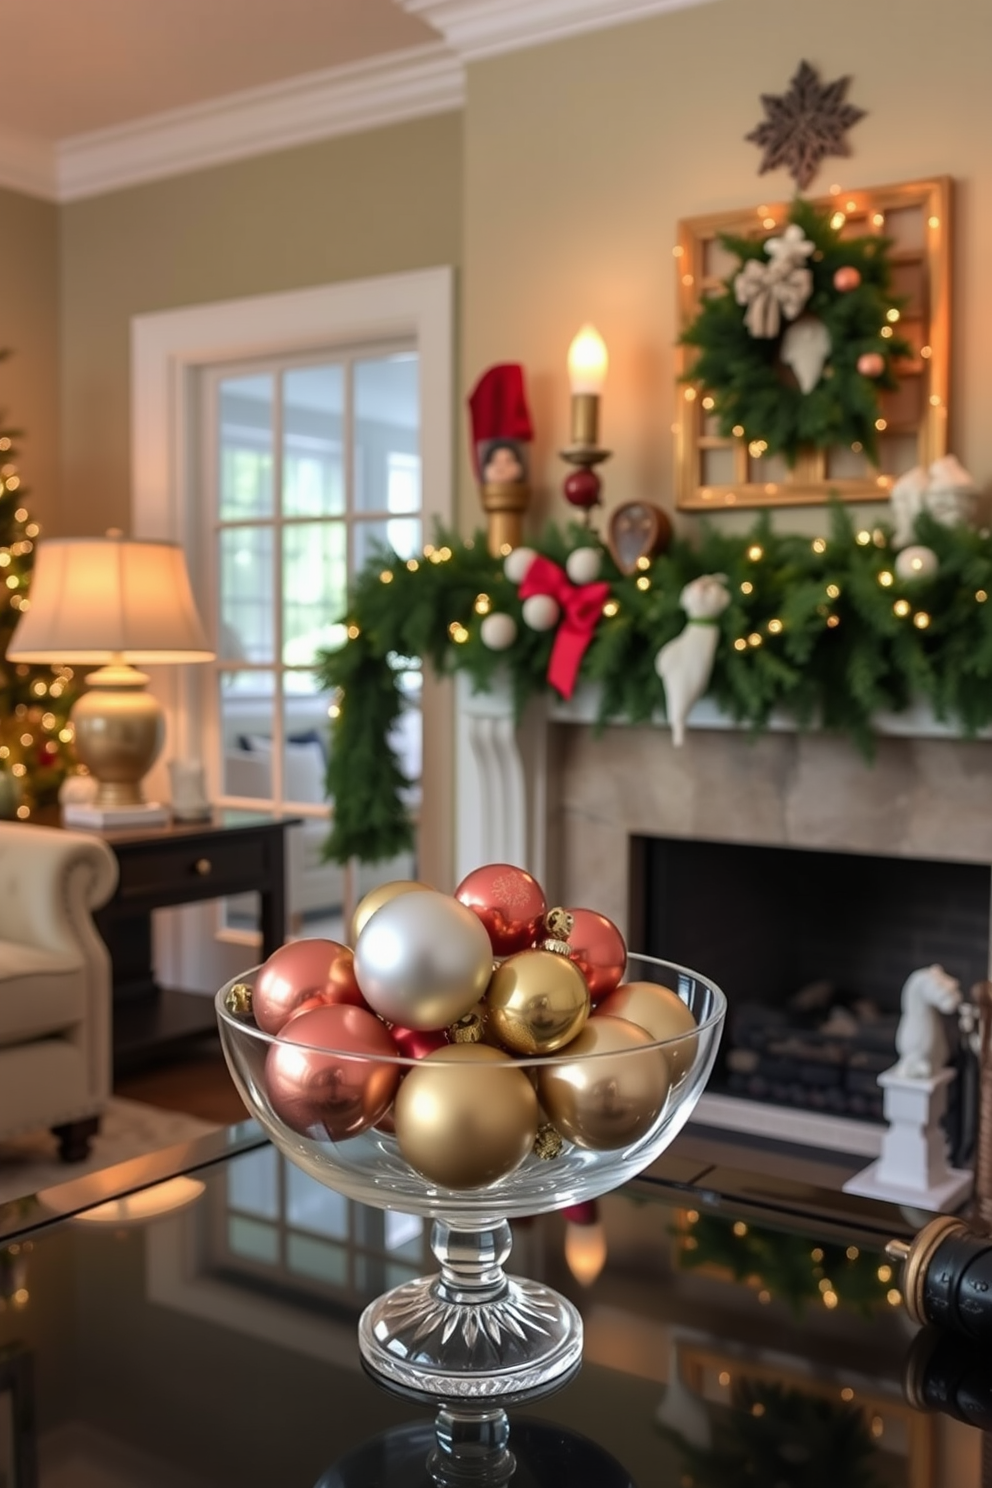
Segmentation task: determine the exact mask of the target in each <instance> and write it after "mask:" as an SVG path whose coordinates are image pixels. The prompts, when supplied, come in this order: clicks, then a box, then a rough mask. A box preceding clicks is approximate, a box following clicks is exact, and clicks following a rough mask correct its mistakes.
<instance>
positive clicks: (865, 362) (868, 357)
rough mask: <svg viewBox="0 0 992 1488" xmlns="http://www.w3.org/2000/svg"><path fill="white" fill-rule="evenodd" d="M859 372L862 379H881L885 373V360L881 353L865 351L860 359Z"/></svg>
mask: <svg viewBox="0 0 992 1488" xmlns="http://www.w3.org/2000/svg"><path fill="white" fill-rule="evenodd" d="M858 371H859V372H860V373H861V376H862V377H881V375H882V373H883V372H884V371H885V358H884V357H883V355H882V353H881V352H880V351H863V352H862V353H861V355H860V356H859V357H858Z"/></svg>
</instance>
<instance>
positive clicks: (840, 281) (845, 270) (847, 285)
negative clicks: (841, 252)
mask: <svg viewBox="0 0 992 1488" xmlns="http://www.w3.org/2000/svg"><path fill="white" fill-rule="evenodd" d="M860 283H861V272H860V270H859V269H856V268H855V267H854V265H853V264H841V266H840V268H839V269H837V270H836V271H835V273H834V289H836V290H839V291H840V293H841V294H849V293H850V291H851V290H852V289H857V287H858V285H859V284H860Z"/></svg>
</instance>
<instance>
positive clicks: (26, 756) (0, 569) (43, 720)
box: [0, 416, 78, 819]
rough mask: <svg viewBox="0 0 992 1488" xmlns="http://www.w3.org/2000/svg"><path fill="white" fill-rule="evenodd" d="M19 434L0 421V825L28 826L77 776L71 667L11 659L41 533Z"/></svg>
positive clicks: (73, 692) (74, 686) (28, 600)
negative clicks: (18, 821) (20, 469)
mask: <svg viewBox="0 0 992 1488" xmlns="http://www.w3.org/2000/svg"><path fill="white" fill-rule="evenodd" d="M18 432H19V431H17V430H15V429H8V428H7V427H6V426H5V423H4V420H3V418H2V416H0V654H2V656H3V658H4V660H3V662H2V663H0V817H12V816H17V817H21V818H22V819H24V818H27V817H29V816H31V815H32V814H33V813H34V812H35V811H36V810H37V809H38V807H40V806H47V805H50V804H52V803H53V802H54V801H55V800H56V799H57V798H58V790H59V786H60V785H61V784H62V781H63V779H64V778H65V776H66V774H68V773H69V771H70V770H73V769H75V768H76V764H75V757H74V755H73V751H72V725H71V724H70V723H69V709H70V708H71V707H72V704H73V702H74V701H75V699H76V695H77V690H78V689H77V688H76V684H75V679H74V677H73V671H72V668H71V667H47V666H26V665H23V664H22V665H17V666H15V665H14V664H13V663H11V662H8V661H7V659H6V657H7V647H8V646H9V645H10V638H11V636H12V635H13V633H14V628H15V626H16V625H17V622H18V620H19V619H20V617H21V615H22V613H23V612H24V611H25V610H26V609H27V608H28V606H29V604H30V599H29V593H30V588H31V570H32V567H33V566H34V551H35V543H36V541H37V539H38V537H39V535H40V532H41V529H40V527H39V526H38V523H37V522H35V521H33V520H32V518H31V514H30V512H29V511H28V509H27V507H26V506H25V504H24V495H25V493H24V491H23V490H22V489H21V481H20V476H19V475H18V473H17V463H16V461H17V451H16V449H15V447H14V441H15V439H16V438H17V437H18Z"/></svg>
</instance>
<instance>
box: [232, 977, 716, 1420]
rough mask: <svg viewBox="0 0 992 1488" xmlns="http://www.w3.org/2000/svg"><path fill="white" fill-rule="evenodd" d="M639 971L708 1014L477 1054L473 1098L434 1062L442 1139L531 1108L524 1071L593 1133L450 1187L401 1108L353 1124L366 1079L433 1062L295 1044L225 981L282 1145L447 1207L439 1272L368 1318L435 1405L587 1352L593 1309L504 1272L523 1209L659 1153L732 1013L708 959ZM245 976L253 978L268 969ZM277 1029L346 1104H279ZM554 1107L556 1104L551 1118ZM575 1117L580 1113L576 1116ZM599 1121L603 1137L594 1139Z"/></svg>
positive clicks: (317, 1169) (370, 1194)
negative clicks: (410, 1134)
mask: <svg viewBox="0 0 992 1488" xmlns="http://www.w3.org/2000/svg"><path fill="white" fill-rule="evenodd" d="M625 980H626V981H628V982H633V981H637V982H654V983H657V984H660V985H662V986H665V987H668V988H670V989H671V990H672V991H673V992H676V993H677V994H678V996H679V998H680V999H681V1000H682V1002H684V1003H685V1004H686V1006H687V1007H688V1009H689V1010H690V1012H691V1013H692V1015H693V1017H694V1019H695V1022H696V1027H695V1029H694V1030H693V1031H692V1032H691V1033H687V1034H682V1035H680V1036H679V1037H676V1038H670V1039H666V1040H663V1041H661V1042H658V1043H653V1044H652V1043H648V1044H647V1045H640V1046H639V1047H635V1048H626V1049H625V1050H623V1051H622V1052H619V1053H593V1054H588V1055H585V1056H583V1055H578V1054H575V1053H572V1054H569V1050H568V1046H566V1047H565V1048H564V1049H562V1050H561V1051H559V1052H558V1053H556V1054H552V1055H546V1056H544V1057H542V1058H535V1059H514V1060H512V1061H510V1060H506V1061H498V1062H493V1063H485V1064H483V1065H481V1066H475V1068H476V1069H478V1070H479V1077H477V1081H476V1083H477V1085H478V1101H477V1104H476V1107H475V1110H474V1111H473V1109H472V1106H471V1103H470V1104H469V1108H468V1109H466V1103H465V1088H466V1087H465V1066H464V1065H459V1064H458V1063H436V1064H435V1063H434V1062H433V1061H432V1062H431V1063H432V1071H431V1074H430V1080H431V1082H432V1092H433V1096H434V1099H435V1106H436V1107H437V1109H439V1110H440V1111H441V1113H442V1123H443V1120H444V1113H445V1112H446V1111H447V1110H449V1109H450V1111H451V1113H452V1126H453V1130H452V1131H451V1132H447V1131H445V1130H444V1129H443V1124H442V1128H441V1129H440V1131H439V1133H438V1137H437V1142H438V1145H439V1146H442V1147H443V1146H446V1145H447V1144H448V1143H449V1142H454V1143H455V1144H456V1145H457V1146H458V1148H459V1150H460V1151H461V1152H462V1153H463V1154H468V1156H469V1158H471V1154H472V1152H473V1143H474V1141H475V1139H476V1138H475V1134H474V1132H473V1126H474V1122H475V1118H476V1116H478V1121H479V1135H478V1140H479V1142H480V1143H482V1142H483V1141H484V1140H489V1139H491V1136H492V1129H493V1116H492V1113H493V1112H495V1111H496V1110H503V1109H507V1110H514V1109H516V1105H517V1104H518V1103H519V1097H520V1082H521V1080H522V1079H523V1080H526V1081H527V1083H528V1084H529V1085H530V1087H531V1088H532V1089H534V1088H536V1090H537V1093H538V1096H539V1098H540V1099H541V1100H542V1101H544V1103H545V1105H547V1104H548V1102H549V1101H550V1099H551V1095H552V1093H553V1092H557V1094H556V1095H555V1099H554V1101H553V1103H552V1104H553V1109H554V1110H556V1111H559V1112H561V1111H562V1110H565V1111H566V1113H567V1112H571V1119H572V1125H571V1127H570V1129H571V1131H572V1133H573V1136H574V1137H576V1140H568V1139H566V1140H564V1142H559V1140H558V1134H557V1133H556V1132H552V1131H550V1129H548V1128H543V1129H542V1131H541V1133H540V1135H539V1139H538V1142H537V1143H536V1144H535V1148H534V1150H532V1151H531V1150H529V1148H530V1139H528V1140H527V1147H528V1152H527V1155H526V1156H524V1157H523V1160H522V1161H521V1162H519V1165H518V1166H515V1167H513V1169H512V1171H509V1172H507V1173H506V1174H505V1176H503V1177H499V1178H497V1179H496V1181H494V1182H485V1181H483V1183H482V1184H481V1186H474V1187H451V1188H447V1187H444V1186H442V1185H441V1184H439V1183H438V1182H436V1181H432V1180H431V1179H430V1178H427V1177H425V1176H424V1175H423V1174H422V1173H421V1172H419V1171H418V1170H417V1169H416V1168H414V1167H413V1166H411V1164H410V1163H409V1162H408V1161H407V1160H406V1158H405V1157H404V1155H403V1153H402V1151H401V1150H400V1146H399V1143H398V1142H397V1139H396V1137H395V1135H394V1134H393V1131H392V1121H391V1109H392V1108H390V1110H388V1111H387V1112H386V1113H385V1115H384V1116H381V1117H378V1124H377V1125H375V1126H367V1127H366V1128H365V1129H364V1130H358V1131H357V1134H355V1135H342V1132H344V1131H350V1130H353V1129H354V1128H355V1125H356V1120H355V1119H354V1116H353V1108H354V1106H355V1101H356V1094H355V1093H356V1090H357V1091H358V1092H359V1101H358V1104H359V1106H360V1105H361V1093H362V1092H363V1091H369V1090H371V1089H372V1088H373V1087H379V1088H380V1089H381V1087H382V1086H383V1085H385V1086H386V1087H387V1089H393V1088H399V1086H400V1085H401V1083H402V1081H403V1080H404V1079H405V1078H407V1077H408V1076H409V1075H410V1074H411V1073H412V1072H413V1071H415V1070H418V1069H420V1070H423V1067H424V1061H422V1060H416V1059H402V1058H395V1059H387V1058H383V1057H381V1056H378V1055H376V1056H372V1055H365V1054H362V1055H359V1054H355V1053H354V1052H347V1053H344V1052H342V1053H340V1054H336V1053H334V1052H332V1051H328V1050H313V1051H311V1050H309V1049H304V1048H301V1047H300V1046H299V1045H297V1044H287V1043H285V1042H284V1041H281V1040H280V1039H278V1038H277V1037H275V1036H273V1035H270V1034H266V1033H263V1032H262V1031H261V1030H260V1029H259V1028H258V1027H256V1026H255V1024H254V1022H253V1021H252V1020H251V1018H250V1016H243V1015H241V1014H239V1013H237V1012H234V1011H232V1010H231V1008H230V1007H229V1005H228V993H229V992H230V990H231V988H232V987H233V986H234V985H235V984H234V982H231V983H228V984H227V986H225V987H222V988H221V989H220V991H219V992H218V994H217V998H216V1006H217V1017H218V1021H219V1025H220V1035H221V1043H222V1045H223V1049H224V1054H225V1057H226V1059H227V1063H228V1066H229V1067H230V1070H231V1074H232V1076H233V1079H234V1082H235V1084H236V1086H237V1088H238V1090H239V1091H240V1093H241V1096H242V1098H243V1099H244V1101H245V1103H246V1105H247V1106H248V1109H249V1111H250V1112H251V1114H252V1115H253V1116H254V1117H255V1118H256V1120H257V1121H258V1122H259V1123H260V1124H261V1126H262V1127H263V1128H264V1130H265V1132H266V1133H267V1135H268V1136H269V1137H270V1138H271V1140H272V1142H273V1144H274V1145H275V1146H276V1147H277V1148H278V1149H279V1151H280V1152H282V1153H283V1154H284V1156H285V1157H287V1158H288V1159H289V1161H290V1162H292V1163H295V1164H296V1165H297V1166H298V1167H300V1168H302V1169H303V1171H304V1172H306V1173H308V1174H309V1175H310V1176H311V1177H312V1178H315V1179H317V1181H318V1182H320V1183H323V1184H326V1185H327V1186H328V1187H330V1188H333V1189H336V1190H337V1191H338V1192H339V1193H341V1194H344V1195H345V1196H346V1197H348V1198H350V1199H355V1200H357V1201H358V1202H360V1203H363V1204H371V1205H375V1206H377V1207H379V1208H383V1209H398V1210H401V1211H404V1212H406V1213H409V1214H417V1215H421V1216H423V1217H425V1218H429V1219H431V1220H432V1221H433V1229H432V1234H431V1248H432V1249H433V1251H434V1254H435V1255H436V1257H437V1259H438V1261H439V1262H440V1267H441V1269H440V1272H439V1273H438V1274H436V1275H434V1276H427V1277H423V1278H421V1279H419V1280H416V1281H411V1282H406V1283H404V1284H403V1285H401V1286H397V1287H394V1288H393V1289H392V1290H391V1291H389V1292H386V1293H385V1294H384V1295H383V1296H381V1297H379V1298H378V1299H377V1300H376V1301H375V1302H373V1303H371V1304H370V1306H368V1307H367V1308H366V1309H365V1311H364V1313H363V1314H362V1316H361V1319H360V1322H359V1327H358V1340H359V1349H360V1352H361V1356H362V1360H363V1362H364V1364H365V1366H366V1368H367V1369H368V1370H369V1371H370V1372H371V1373H372V1375H373V1376H375V1377H377V1378H379V1379H380V1381H381V1382H383V1383H385V1384H387V1385H388V1386H389V1387H390V1388H392V1389H393V1390H399V1391H402V1392H404V1393H406V1394H409V1395H410V1396H412V1397H414V1398H416V1399H419V1400H425V1401H434V1402H435V1403H436V1402H438V1401H464V1402H468V1401H474V1402H477V1403H478V1404H480V1405H481V1404H483V1403H484V1402H489V1403H491V1404H492V1405H494V1406H502V1405H508V1404H510V1403H513V1402H520V1401H522V1400H525V1399H527V1398H534V1397H535V1396H537V1395H543V1394H546V1393H547V1392H548V1391H549V1390H550V1389H554V1388H556V1387H557V1386H559V1385H560V1384H562V1383H564V1382H565V1380H566V1379H567V1378H568V1377H569V1376H570V1375H571V1374H573V1373H574V1372H575V1370H576V1369H577V1368H578V1366H579V1363H580V1361H581V1357H582V1321H581V1318H580V1317H579V1314H578V1312H577V1310H576V1309H575V1308H574V1307H573V1306H572V1304H571V1303H570V1302H569V1301H567V1299H566V1298H564V1297H562V1296H561V1295H560V1294H559V1293H558V1292H556V1291H554V1290H552V1289H551V1288H550V1287H548V1286H544V1285H542V1284H540V1283H538V1282H534V1281H529V1280H527V1279H525V1278H523V1277H517V1276H508V1275H507V1274H506V1273H505V1272H504V1270H503V1265H504V1262H505V1261H506V1260H507V1258H508V1256H509V1253H510V1248H511V1244H512V1240H511V1236H510V1227H509V1223H508V1221H509V1220H511V1219H513V1218H514V1217H520V1216H524V1215H531V1214H540V1213H545V1212H547V1211H550V1210H553V1209H564V1208H566V1207H568V1206H570V1205H574V1204H578V1203H581V1202H582V1201H583V1200H588V1199H594V1198H596V1197H598V1196H599V1195H600V1194H604V1193H608V1192H609V1191H610V1190H611V1189H614V1188H617V1187H619V1186H620V1184H622V1183H624V1182H625V1181H626V1180H627V1179H628V1178H633V1177H634V1176H635V1175H636V1174H637V1173H639V1172H641V1170H642V1169H643V1168H646V1167H647V1166H648V1165H649V1164H650V1163H651V1162H653V1161H654V1159H655V1158H656V1157H657V1156H658V1154H659V1153H660V1152H662V1151H663V1149H664V1148H666V1147H667V1146H668V1145H669V1143H670V1142H671V1141H672V1140H673V1139H674V1137H675V1136H676V1135H677V1134H678V1133H679V1132H680V1131H681V1130H682V1127H683V1126H684V1125H685V1123H686V1121H687V1120H688V1119H689V1116H690V1115H691V1113H692V1110H693V1108H694V1106H695V1104H696V1102H697V1100H698V1099H699V1096H700V1095H701V1093H702V1091H703V1088H704V1086H705V1084H706V1081H707V1079H708V1078H709V1074H710V1071H711V1069H712V1067H713V1061H714V1059H715V1057H716V1051H717V1046H718V1044H719V1040H720V1032H721V1028H722V1025H723V1018H724V1014H725V1011H726V999H725V998H724V995H723V993H722V992H721V991H720V990H719V988H718V987H716V986H714V985H713V983H711V982H709V981H707V979H706V978H705V977H703V976H701V975H700V974H699V973H698V972H695V971H689V970H687V969H686V968H684V967H681V966H675V965H672V964H670V963H668V962H665V961H658V960H655V959H653V958H651V957H646V956H636V955H631V956H630V957H629V958H628V962H627V970H626V977H625ZM236 981H237V982H241V983H247V984H248V985H249V986H250V985H251V984H252V981H253V973H251V972H248V973H246V974H245V975H244V976H241V977H238V978H237V979H236ZM233 1001H234V999H232V1002H233ZM277 1045H281V1048H282V1050H283V1052H284V1054H285V1051H293V1052H291V1054H290V1057H291V1059H293V1060H296V1059H297V1058H299V1059H302V1060H306V1059H307V1058H312V1059H314V1060H317V1061H318V1062H319V1065H320V1070H321V1090H322V1091H323V1092H324V1097H323V1098H325V1099H328V1100H330V1101H331V1102H332V1103H333V1102H335V1101H336V1102H337V1103H336V1105H333V1106H332V1107H327V1108H322V1110H323V1109H326V1110H327V1111H328V1113H329V1114H327V1115H326V1117H322V1111H312V1110H310V1109H309V1108H307V1107H306V1106H305V1105H304V1107H302V1109H303V1111H304V1112H305V1114H304V1115H303V1116H302V1118H301V1115H300V1110H299V1109H296V1110H295V1115H294V1125H289V1124H288V1123H287V1120H286V1119H284V1116H285V1104H284V1103H281V1104H280V1103H277V1104H280V1109H277V1108H276V1105H275V1104H274V1103H273V1100H272V1097H271V1094H270V1089H269V1084H270V1082H269V1080H268V1078H267V1071H266V1066H267V1061H268V1060H269V1058H270V1055H271V1053H272V1051H273V1049H274V1048H275V1046H277ZM270 1068H271V1065H270ZM659 1071H660V1072H661V1074H660V1078H659ZM456 1082H457V1084H456ZM513 1082H516V1083H513ZM511 1085H512V1098H511ZM446 1089H450V1094H451V1100H450V1104H449V1103H448V1100H447V1096H446ZM335 1091H336V1092H337V1095H336V1094H335ZM328 1092H330V1093H329V1094H328ZM504 1096H505V1097H506V1099H505V1100H504ZM524 1097H525V1102H524V1103H525V1104H526V1103H527V1102H530V1104H531V1105H533V1101H532V1098H531V1096H530V1094H529V1092H528V1091H524ZM573 1108H574V1109H573ZM280 1110H281V1111H282V1113H283V1114H280ZM349 1113H351V1114H349ZM576 1113H577V1114H576ZM311 1116H312V1119H310V1117H311ZM548 1119H549V1118H548V1114H547V1112H546V1111H541V1113H540V1115H539V1120H540V1121H541V1122H546V1121H548ZM360 1121H361V1117H360V1116H359V1118H358V1124H360ZM325 1122H326V1124H325ZM558 1124H559V1125H562V1124H563V1120H562V1117H561V1115H559V1121H558ZM564 1124H565V1125H568V1122H564ZM482 1127H486V1128H487V1132H488V1137H486V1136H485V1134H483V1133H482ZM496 1127H497V1130H498V1128H499V1123H498V1122H497V1123H496ZM328 1128H330V1130H331V1132H333V1133H334V1135H330V1134H329V1132H328ZM590 1134H591V1135H592V1138H593V1140H595V1141H596V1143H597V1145H596V1146H591V1145H580V1144H581V1143H584V1142H586V1141H587V1140H588V1138H589V1136H590ZM542 1137H543V1138H544V1139H545V1140H544V1141H543V1142H542V1140H541V1138H542ZM548 1138H550V1141H549V1140H548ZM556 1148H558V1149H559V1150H557V1151H555V1149H556ZM542 1152H543V1154H544V1155H541V1153H542ZM424 1165H425V1166H430V1165H431V1164H430V1161H425V1163H424ZM476 1176H478V1175H476Z"/></svg>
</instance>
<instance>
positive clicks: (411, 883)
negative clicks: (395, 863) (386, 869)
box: [351, 878, 430, 944]
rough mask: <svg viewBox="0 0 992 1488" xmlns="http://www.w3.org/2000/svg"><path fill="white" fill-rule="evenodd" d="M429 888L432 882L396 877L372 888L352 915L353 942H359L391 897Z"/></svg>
mask: <svg viewBox="0 0 992 1488" xmlns="http://www.w3.org/2000/svg"><path fill="white" fill-rule="evenodd" d="M429 888H430V884H425V883H418V882H417V880H416V879H415V878H394V879H392V880H391V881H390V882H389V883H384V884H380V885H379V887H378V888H376V889H370V890H369V892H368V893H367V894H366V895H365V898H364V899H362V900H361V902H360V903H359V906H358V908H357V909H356V910H355V913H354V915H353V916H352V921H351V939H352V944H356V943H357V941H358V937H359V936H360V935H361V933H362V931H363V930H364V929H365V926H366V925H367V924H368V922H369V920H370V919H371V918H372V916H373V915H374V914H375V912H376V910H377V909H381V908H382V906H383V905H384V904H388V903H389V901H390V899H395V898H396V896H397V895H398V894H413V893H416V892H417V890H418V889H429Z"/></svg>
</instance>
